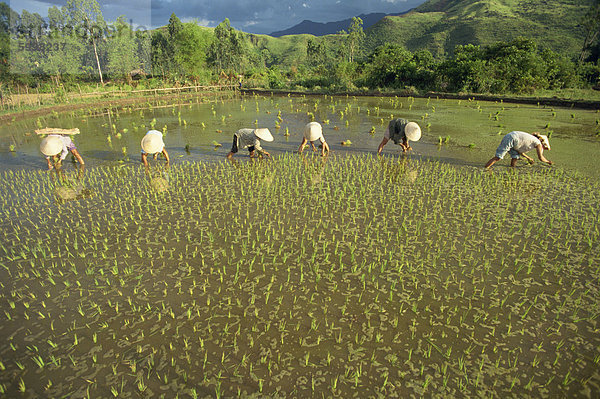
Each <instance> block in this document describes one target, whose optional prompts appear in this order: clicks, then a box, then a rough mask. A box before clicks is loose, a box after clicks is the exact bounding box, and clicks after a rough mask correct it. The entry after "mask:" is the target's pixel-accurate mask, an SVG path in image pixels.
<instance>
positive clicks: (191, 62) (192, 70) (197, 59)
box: [174, 22, 212, 76]
mask: <svg viewBox="0 0 600 399" xmlns="http://www.w3.org/2000/svg"><path fill="white" fill-rule="evenodd" d="M211 36H212V35H211V34H210V33H209V32H208V31H206V30H204V29H203V28H202V27H200V26H198V25H197V24H196V23H194V22H188V23H185V24H183V26H182V28H181V30H179V32H178V33H177V34H176V37H175V38H174V40H175V42H176V43H177V45H176V47H175V49H176V50H175V62H176V63H177V65H178V66H179V68H180V70H181V72H182V73H183V74H185V75H196V76H198V75H199V74H200V72H201V70H203V69H204V67H205V66H206V50H207V48H208V45H209V43H210V40H211V39H212V37H211Z"/></svg>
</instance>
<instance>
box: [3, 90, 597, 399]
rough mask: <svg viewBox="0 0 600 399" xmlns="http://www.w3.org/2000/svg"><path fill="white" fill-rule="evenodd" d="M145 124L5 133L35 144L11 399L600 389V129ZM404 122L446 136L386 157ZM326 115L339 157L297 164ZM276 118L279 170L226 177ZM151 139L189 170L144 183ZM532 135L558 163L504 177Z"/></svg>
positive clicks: (389, 105) (285, 107) (489, 120)
mask: <svg viewBox="0 0 600 399" xmlns="http://www.w3.org/2000/svg"><path fill="white" fill-rule="evenodd" d="M190 101H191V102H190ZM141 107H142V108H144V109H139V110H135V109H110V110H109V112H106V111H91V112H89V111H88V112H86V113H77V112H75V113H69V114H66V115H57V116H51V117H49V118H47V119H34V120H29V121H23V122H14V123H11V124H10V125H7V126H2V127H1V129H0V140H1V142H2V143H5V144H6V143H14V144H8V145H14V146H15V147H16V148H15V150H14V151H9V150H7V149H6V150H5V149H4V147H2V148H3V149H2V152H0V165H2V170H1V171H0V204H1V205H0V227H1V228H0V320H1V323H0V338H1V339H0V397H7V398H14V397H31V398H37V397H52V398H55V397H70V398H85V397H90V398H118V397H122V398H137V397H148V398H150V397H164V398H174V397H179V398H208V397H212V398H215V397H216V398H225V397H227V398H229V397H296V398H306V397H340V398H349V397H360V398H365V397H386V398H387V397H399V398H408V397H415V398H418V397H465V396H467V397H472V396H477V397H502V398H504V397H519V398H522V397H550V398H556V397H569V398H572V397H592V398H593V397H598V396H599V395H600V366H599V363H600V330H599V327H598V325H597V324H598V316H599V315H600V298H599V284H600V281H599V277H600V245H599V241H598V239H599V235H600V230H599V229H600V220H599V219H600V216H599V212H600V209H599V207H598V204H599V203H600V189H599V188H600V187H599V184H598V168H597V167H596V166H595V165H593V164H592V162H594V160H595V158H594V156H595V155H597V151H598V148H599V145H598V139H597V134H596V132H597V122H596V120H597V118H598V113H596V112H594V111H592V112H590V111H580V110H572V109H554V110H553V109H546V108H544V107H530V108H525V107H524V106H520V107H518V106H516V105H506V104H496V103H492V104H483V103H481V104H477V103H475V102H468V101H463V102H461V103H459V102H457V101H454V102H451V101H443V100H434V99H430V100H428V99H421V100H419V99H412V100H411V99H395V98H385V99H379V98H365V99H352V98H333V99H332V98H329V97H328V98H303V97H300V98H288V97H266V98H259V97H249V98H242V99H233V98H223V99H219V100H210V101H206V100H196V99H189V101H188V100H187V99H186V100H185V101H184V102H182V103H179V104H176V105H173V104H160V103H153V104H150V105H147V104H146V105H144V104H142V105H141ZM496 112H498V114H496ZM392 114H393V115H394V116H395V117H400V116H402V117H408V118H409V119H412V120H417V121H419V123H420V124H421V126H422V127H423V139H422V140H421V141H419V142H417V143H414V144H413V148H414V151H413V152H412V153H410V154H409V155H402V154H399V152H398V147H395V146H393V145H392V144H388V146H386V148H385V150H384V156H383V157H376V156H374V155H373V153H374V152H375V150H376V148H377V144H378V143H379V141H380V140H381V136H382V135H383V129H384V128H385V125H386V124H387V121H388V120H389V119H391V117H392ZM426 114H427V115H426ZM552 114H555V116H553V115H552ZM421 117H423V118H421ZM496 117H497V118H496ZM109 118H110V119H109ZM553 118H554V119H553ZM312 119H314V120H317V121H320V122H321V123H322V124H323V127H324V133H325V138H326V139H327V141H328V142H329V143H330V146H331V147H332V150H333V151H332V153H331V154H330V155H329V156H328V157H325V158H322V157H320V156H318V155H316V154H318V153H315V154H313V153H311V151H306V150H305V154H303V155H298V154H294V153H292V151H293V150H294V149H296V148H297V146H298V145H299V143H300V141H301V135H300V134H301V133H300V132H301V127H302V126H304V124H305V123H307V122H308V121H310V120H312ZM381 119H383V123H382V122H381V121H380V120H381ZM255 121H256V125H258V126H262V127H269V128H270V129H271V131H272V132H273V135H274V136H275V141H274V142H272V143H266V144H265V145H264V147H265V149H267V150H268V151H269V152H271V153H272V154H273V157H272V159H265V160H258V159H257V160H254V161H249V160H247V159H246V158H247V157H245V156H242V155H245V154H243V151H241V154H238V155H237V156H236V158H234V159H235V160H236V162H233V163H232V162H227V161H225V160H224V155H225V154H226V153H227V152H228V151H229V143H230V142H231V134H232V133H233V131H235V130H236V129H237V128H241V127H251V126H253V125H254V123H255ZM326 121H327V122H328V123H326ZM346 121H348V123H347V124H346ZM458 121H465V122H464V123H463V125H460V124H459V123H458ZM38 124H41V125H42V126H44V127H45V126H56V125H55V124H58V125H59V126H61V127H65V128H67V127H79V128H80V129H81V130H82V134H81V135H79V136H76V138H75V139H76V143H77V145H78V148H79V150H80V152H81V153H82V155H83V157H84V159H85V160H86V168H85V170H81V169H80V168H78V167H76V166H75V165H71V164H70V163H69V162H67V164H66V165H65V166H64V167H63V169H62V170H60V171H55V170H52V171H48V170H44V168H45V161H44V160H43V158H42V157H41V156H40V155H39V153H37V151H38V150H37V146H38V145H39V139H38V138H37V137H34V135H32V134H31V133H32V132H33V129H35V128H36V126H37V125H38ZM113 124H114V127H113V126H112V125H113ZM428 124H429V126H428V127H427V125H428ZM546 124H548V125H549V126H548V127H547V128H546V129H544V127H545V125H546ZM103 125H106V126H103ZM277 125H278V126H279V128H277V127H276V126H277ZM150 126H154V127H155V128H158V129H159V130H163V131H164V132H165V142H166V145H167V149H168V151H169V153H170V155H171V159H172V163H171V165H170V166H169V167H165V166H164V165H163V163H162V162H161V161H160V160H159V161H153V162H151V167H150V169H149V170H144V168H143V167H141V166H140V161H139V141H140V139H141V136H142V135H143V133H144V132H145V130H147V129H149V128H150ZM163 126H166V128H164V129H163ZM509 126H511V127H509ZM512 126H515V127H512ZM84 127H85V128H84ZM136 128H137V129H136ZM336 128H337V129H336ZM372 128H374V132H371V129H372ZM517 128H518V129H522V130H525V131H532V130H534V129H535V128H537V129H538V130H543V131H544V130H545V131H546V133H549V131H552V132H553V133H552V134H551V139H550V142H551V145H552V151H550V152H548V153H547V154H546V155H547V156H548V158H549V159H551V160H553V161H555V165H554V166H553V167H547V166H545V165H541V164H540V162H536V164H534V165H533V166H525V163H523V164H520V165H519V166H518V167H517V168H516V170H508V168H507V167H506V166H507V164H508V161H507V160H504V161H503V162H501V163H499V164H497V165H496V166H495V167H494V168H493V169H492V170H491V171H487V172H486V171H483V168H482V165H483V163H485V161H487V160H488V159H489V158H490V157H491V156H493V153H494V150H495V148H496V146H497V145H498V143H499V141H500V139H501V137H502V136H501V134H502V132H504V133H507V132H508V131H510V130H515V129H517ZM125 129H127V130H125ZM28 133H29V135H28ZM499 133H500V134H499ZM286 134H287V135H286ZM11 136H12V137H11ZM108 137H110V140H108ZM344 140H351V142H352V144H351V145H342V144H341V142H342V141H344ZM213 141H215V142H217V144H222V146H217V145H215V144H213V143H212V142H213ZM109 143H110V144H109ZM582 143H583V144H582ZM471 144H473V145H471ZM3 145H4V144H3ZM532 155H533V154H532Z"/></svg>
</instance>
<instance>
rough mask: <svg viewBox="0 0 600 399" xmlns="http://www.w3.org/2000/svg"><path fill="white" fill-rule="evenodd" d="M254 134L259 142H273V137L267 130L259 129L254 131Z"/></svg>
mask: <svg viewBox="0 0 600 399" xmlns="http://www.w3.org/2000/svg"><path fill="white" fill-rule="evenodd" d="M254 134H255V135H256V137H258V138H259V139H261V140H264V141H273V135H272V134H271V132H270V131H269V129H267V128H264V127H263V128H259V129H254Z"/></svg>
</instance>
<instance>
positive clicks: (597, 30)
mask: <svg viewBox="0 0 600 399" xmlns="http://www.w3.org/2000/svg"><path fill="white" fill-rule="evenodd" d="M582 22H583V23H582V24H583V28H584V31H585V39H584V41H583V48H582V51H581V56H580V58H579V59H580V61H584V60H587V61H591V62H595V61H598V59H599V58H600V0H592V1H591V4H590V7H589V9H588V10H587V12H586V14H585V15H584V17H583V18H582Z"/></svg>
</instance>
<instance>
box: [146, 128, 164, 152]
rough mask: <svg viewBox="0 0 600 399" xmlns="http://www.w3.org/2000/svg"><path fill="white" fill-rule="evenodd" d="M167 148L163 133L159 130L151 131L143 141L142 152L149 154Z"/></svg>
mask: <svg viewBox="0 0 600 399" xmlns="http://www.w3.org/2000/svg"><path fill="white" fill-rule="evenodd" d="M163 148H165V143H164V142H163V139H162V133H161V132H159V131H158V130H150V131H149V132H148V133H146V135H145V136H144V138H143V139H142V150H144V151H145V152H146V153H148V154H154V153H157V152H161V151H162V150H163Z"/></svg>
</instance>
